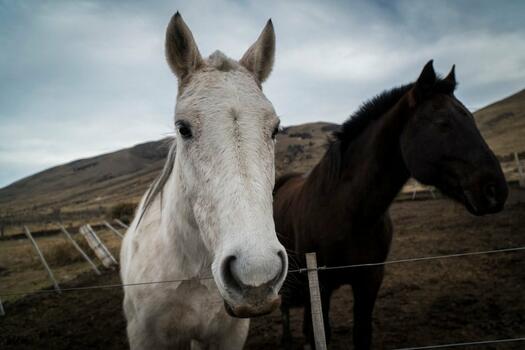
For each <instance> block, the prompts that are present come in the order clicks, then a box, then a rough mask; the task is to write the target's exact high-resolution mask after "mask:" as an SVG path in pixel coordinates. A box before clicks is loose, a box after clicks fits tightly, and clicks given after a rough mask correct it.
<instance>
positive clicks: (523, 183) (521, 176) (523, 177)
mask: <svg viewBox="0 0 525 350" xmlns="http://www.w3.org/2000/svg"><path fill="white" fill-rule="evenodd" d="M514 160H516V166H517V167H518V176H519V183H520V187H525V175H524V174H523V167H522V166H521V162H520V156H519V155H518V152H514Z"/></svg>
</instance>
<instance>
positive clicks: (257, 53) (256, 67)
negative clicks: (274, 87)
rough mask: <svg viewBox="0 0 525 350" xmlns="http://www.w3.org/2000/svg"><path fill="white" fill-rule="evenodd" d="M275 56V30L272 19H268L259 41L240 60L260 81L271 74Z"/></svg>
mask: <svg viewBox="0 0 525 350" xmlns="http://www.w3.org/2000/svg"><path fill="white" fill-rule="evenodd" d="M274 58H275V32H274V30H273V24H272V20H271V19H270V20H268V22H267V23H266V26H265V27H264V29H263V31H262V32H261V35H259V38H258V39H257V41H256V42H255V43H254V44H253V45H252V46H250V48H249V49H248V51H246V53H245V54H244V55H243V56H242V58H241V60H240V61H239V63H240V64H242V65H243V66H244V67H246V68H247V69H248V70H249V71H250V72H252V73H253V74H254V75H255V77H256V78H257V80H258V81H259V82H261V83H262V82H263V81H265V80H266V78H268V76H269V75H270V73H271V71H272V68H273V61H274Z"/></svg>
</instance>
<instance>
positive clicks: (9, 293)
mask: <svg viewBox="0 0 525 350" xmlns="http://www.w3.org/2000/svg"><path fill="white" fill-rule="evenodd" d="M519 251H525V246H523V247H514V248H503V249H492V250H484V251H478V252H466V253H455V254H446V255H435V256H425V257H419V258H407V259H399V260H387V261H383V262H377V263H366V264H353V265H341V266H319V267H317V268H315V269H307V268H300V269H294V270H288V273H304V272H308V271H312V270H316V271H329V270H341V269H350V268H358V267H371V266H381V265H392V264H401V263H408V262H417V261H428V260H438V259H449V258H457V257H464V256H475V255H485V254H495V253H511V252H519ZM210 279H213V276H203V277H196V278H180V279H173V280H165V281H150V282H137V283H126V284H124V283H114V284H105V285H95V286H85V287H71V288H62V289H61V290H62V292H73V291H83V290H93V289H108V288H122V287H134V286H143V285H149V284H167V283H177V282H186V281H200V280H210ZM50 293H55V291H54V290H51V289H42V290H33V291H0V296H13V295H23V294H26V295H30V294H50Z"/></svg>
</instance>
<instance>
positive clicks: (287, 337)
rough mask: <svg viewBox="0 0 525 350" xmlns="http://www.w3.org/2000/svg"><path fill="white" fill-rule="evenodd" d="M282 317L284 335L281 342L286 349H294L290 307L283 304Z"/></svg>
mask: <svg viewBox="0 0 525 350" xmlns="http://www.w3.org/2000/svg"><path fill="white" fill-rule="evenodd" d="M281 319H282V322H283V337H282V339H281V343H282V345H283V348H284V349H286V350H291V349H292V331H291V330H290V309H289V308H288V307H283V306H281Z"/></svg>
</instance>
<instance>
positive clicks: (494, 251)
mask: <svg viewBox="0 0 525 350" xmlns="http://www.w3.org/2000/svg"><path fill="white" fill-rule="evenodd" d="M521 251H525V246H521V247H511V248H502V249H491V250H484V251H475V252H463V253H454V254H444V255H434V256H425V257H416V258H406V259H397V260H387V261H383V262H376V263H363V264H350V265H341V266H319V267H316V268H311V269H308V268H299V269H292V270H289V271H288V273H306V272H309V271H331V270H342V269H351V268H361V267H374V266H384V265H392V264H402V263H412V262H421V261H432V260H442V259H450V258H458V257H469V256H480V255H489V254H501V253H515V252H521ZM211 279H213V276H202V277H195V278H180V279H172V280H163V281H149V282H137V283H126V284H124V283H114V284H105V285H93V286H84V287H70V288H62V289H61V291H62V292H74V291H87V290H96V289H109V288H123V287H134V286H144V285H152V284H169V283H177V282H185V281H195V280H211ZM52 293H56V291H55V290H49V289H44V290H32V291H0V296H14V295H36V294H52ZM0 305H1V304H0ZM2 311H3V310H2ZM523 341H525V337H519V338H506V339H495V340H480V341H470V342H459V343H449V344H438V345H428V346H416V347H405V348H397V349H395V350H428V349H445V348H459V347H466V346H480V345H495V344H504V343H517V342H523Z"/></svg>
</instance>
